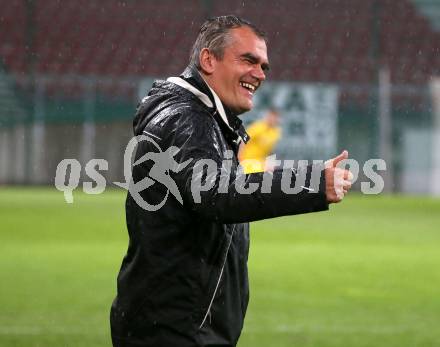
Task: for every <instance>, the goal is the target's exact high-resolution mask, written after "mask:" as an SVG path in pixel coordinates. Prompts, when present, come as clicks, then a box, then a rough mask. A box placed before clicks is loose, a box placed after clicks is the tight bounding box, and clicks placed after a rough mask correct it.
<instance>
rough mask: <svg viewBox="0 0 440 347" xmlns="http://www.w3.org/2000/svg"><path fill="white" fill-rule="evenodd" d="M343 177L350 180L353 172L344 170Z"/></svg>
mask: <svg viewBox="0 0 440 347" xmlns="http://www.w3.org/2000/svg"><path fill="white" fill-rule="evenodd" d="M344 179H346V180H349V181H351V180H352V179H353V174H352V173H351V172H350V171H349V170H344Z"/></svg>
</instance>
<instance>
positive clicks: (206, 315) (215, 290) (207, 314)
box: [199, 225, 235, 330]
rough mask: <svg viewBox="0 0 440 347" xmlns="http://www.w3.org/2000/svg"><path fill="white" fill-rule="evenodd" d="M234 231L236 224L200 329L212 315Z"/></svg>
mask: <svg viewBox="0 0 440 347" xmlns="http://www.w3.org/2000/svg"><path fill="white" fill-rule="evenodd" d="M234 231H235V225H234V229H233V230H232V233H231V238H230V239H229V243H228V247H227V249H226V256H225V260H224V261H223V265H222V269H221V271H220V275H219V276H218V280H217V284H216V286H215V289H214V293H213V294H212V298H211V301H210V303H209V306H208V310H207V311H206V313H205V316H204V318H203V321H202V323H201V324H200V326H199V330H200V329H201V328H202V326H203V324H205V322H206V319H207V318H208V316H209V315H210V312H211V307H212V304H213V302H214V298H215V295H216V294H217V290H218V287H219V285H220V281H221V279H222V276H223V270H224V269H225V265H226V260H227V259H228V252H229V247H231V243H232V237H233V236H234Z"/></svg>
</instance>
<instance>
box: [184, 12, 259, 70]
mask: <svg viewBox="0 0 440 347" xmlns="http://www.w3.org/2000/svg"><path fill="white" fill-rule="evenodd" d="M241 27H248V28H249V29H251V30H252V31H253V32H254V34H255V35H256V36H257V37H259V38H261V39H263V40H264V41H265V42H266V43H267V36H266V34H265V32H264V31H262V30H260V29H258V28H257V27H256V26H255V25H253V24H252V23H251V22H249V21H247V20H245V19H243V18H240V17H237V16H233V15H229V16H220V17H213V18H211V19H208V20H207V21H206V22H205V23H203V25H202V26H201V27H200V31H199V35H198V36H197V39H196V42H194V45H193V47H192V50H191V54H190V61H189V62H190V64H191V65H193V66H195V67H196V68H197V69H198V70H200V69H201V66H200V52H201V51H202V49H203V48H208V49H209V50H210V52H211V53H212V54H213V55H214V57H215V58H216V59H219V60H221V59H223V54H224V52H225V48H226V47H227V45H228V44H229V40H230V30H231V29H236V28H241Z"/></svg>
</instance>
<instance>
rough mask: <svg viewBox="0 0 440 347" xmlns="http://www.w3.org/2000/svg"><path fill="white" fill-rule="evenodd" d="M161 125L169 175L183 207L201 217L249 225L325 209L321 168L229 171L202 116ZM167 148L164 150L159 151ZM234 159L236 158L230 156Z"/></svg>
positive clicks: (217, 138)
mask: <svg viewBox="0 0 440 347" xmlns="http://www.w3.org/2000/svg"><path fill="white" fill-rule="evenodd" d="M171 118H173V119H174V120H173V121H169V122H167V123H168V125H167V126H164V127H162V129H163V130H165V129H167V133H164V131H162V132H161V133H162V135H163V139H164V141H162V143H161V144H162V146H164V147H167V146H168V147H169V146H176V147H177V148H178V149H179V152H178V153H177V154H176V155H175V159H176V162H177V163H184V162H185V161H188V162H189V164H187V165H186V166H185V167H184V168H183V169H178V170H176V171H178V172H172V173H171V174H170V176H171V177H172V178H173V180H174V181H175V182H176V184H177V187H178V188H179V191H180V192H181V194H182V197H183V205H184V207H186V208H189V209H191V210H192V211H194V212H195V213H197V214H198V215H200V216H201V217H202V218H206V219H210V220H216V221H219V222H222V223H240V222H250V221H256V220H261V219H266V218H272V217H278V216H285V215H293V214H300V213H307V212H316V211H322V210H327V209H328V203H327V201H326V195H325V177H324V174H323V172H322V169H323V167H321V166H319V165H314V166H307V167H304V168H302V169H298V170H294V169H290V168H289V169H280V170H275V171H274V172H273V173H252V174H244V173H243V172H242V171H241V170H237V171H236V172H231V171H232V170H228V166H229V164H230V160H232V159H228V158H225V157H224V154H223V152H222V150H221V146H220V141H224V139H223V138H221V136H219V134H218V132H216V131H215V130H214V128H215V124H214V122H215V121H214V120H213V119H212V118H211V117H207V116H206V115H197V114H196V115H180V116H177V117H171ZM162 150H166V148H162ZM234 155H235V154H234Z"/></svg>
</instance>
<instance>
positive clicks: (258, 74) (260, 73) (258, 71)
mask: <svg viewBox="0 0 440 347" xmlns="http://www.w3.org/2000/svg"><path fill="white" fill-rule="evenodd" d="M252 76H253V77H254V78H256V79H258V80H259V81H260V82H263V81H264V80H265V79H266V75H265V73H264V70H263V69H262V68H261V65H258V64H257V65H256V66H255V68H254V69H253V70H252Z"/></svg>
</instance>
